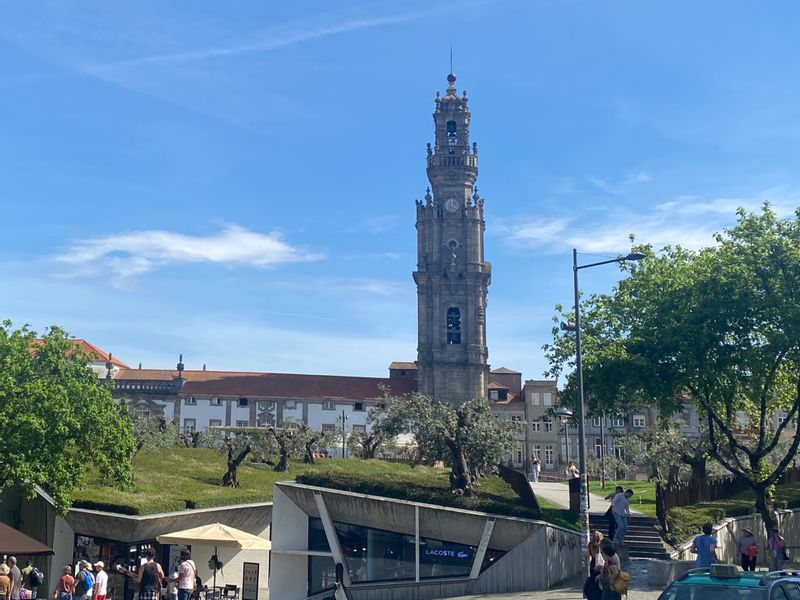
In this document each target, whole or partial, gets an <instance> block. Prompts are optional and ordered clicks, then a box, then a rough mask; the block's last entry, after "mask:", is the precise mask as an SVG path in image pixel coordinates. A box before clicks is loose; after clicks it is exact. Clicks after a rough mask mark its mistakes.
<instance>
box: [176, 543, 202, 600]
mask: <svg viewBox="0 0 800 600" xmlns="http://www.w3.org/2000/svg"><path fill="white" fill-rule="evenodd" d="M196 577H197V567H195V566H194V561H193V560H192V555H191V553H190V552H189V551H188V550H181V563H180V565H178V600H189V596H191V595H192V592H193V591H194V584H195V578H196Z"/></svg>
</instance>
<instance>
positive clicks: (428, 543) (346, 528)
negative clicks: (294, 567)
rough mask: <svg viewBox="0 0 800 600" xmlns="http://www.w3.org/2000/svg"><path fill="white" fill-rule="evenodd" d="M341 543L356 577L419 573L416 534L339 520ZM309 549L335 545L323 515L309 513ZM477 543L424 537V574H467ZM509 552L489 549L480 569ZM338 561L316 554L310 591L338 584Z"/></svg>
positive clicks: (367, 578)
mask: <svg viewBox="0 0 800 600" xmlns="http://www.w3.org/2000/svg"><path fill="white" fill-rule="evenodd" d="M334 527H335V529H336V536H337V538H338V539H339V544H340V546H341V547H342V553H343V555H344V559H345V568H346V569H347V571H348V573H349V574H350V580H351V581H352V582H353V583H366V582H379V581H413V580H414V579H415V577H416V565H415V560H416V552H415V550H416V541H415V539H414V536H413V535H408V534H403V533H395V532H392V531H384V530H382V529H374V528H371V527H364V526H362V525H352V524H349V523H338V522H335V523H334ZM308 531H309V533H308V548H309V550H318V551H330V548H329V546H328V541H327V538H326V537H325V531H324V529H323V527H322V521H321V520H320V519H317V518H310V519H309V529H308ZM476 550H477V548H476V547H475V546H466V545H463V544H456V543H453V542H445V541H442V540H434V539H431V538H420V541H419V563H420V564H419V569H420V572H419V576H420V579H431V578H442V577H466V576H468V575H469V573H470V571H471V569H472V563H473V561H474V559H475V552H476ZM503 554H504V553H503V552H502V551H499V550H492V549H489V550H487V552H486V556H485V557H484V560H483V564H482V565H481V570H483V569H486V568H487V567H489V566H490V565H491V564H492V563H493V562H494V561H495V560H497V559H498V558H499V557H500V556H502V555H503ZM333 573H334V564H333V559H332V558H330V557H322V556H311V557H309V561H308V592H309V595H311V594H313V593H316V592H319V591H321V590H324V589H326V588H328V587H330V586H332V585H333V582H334V576H333Z"/></svg>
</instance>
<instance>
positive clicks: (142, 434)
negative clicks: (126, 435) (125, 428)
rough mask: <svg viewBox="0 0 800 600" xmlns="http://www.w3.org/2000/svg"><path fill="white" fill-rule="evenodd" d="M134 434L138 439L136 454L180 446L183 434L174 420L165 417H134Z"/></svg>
mask: <svg viewBox="0 0 800 600" xmlns="http://www.w3.org/2000/svg"><path fill="white" fill-rule="evenodd" d="M132 420H133V436H134V439H135V440H136V447H135V449H134V456H135V455H136V454H138V453H139V452H140V451H142V450H144V451H145V452H150V451H157V450H164V449H170V448H177V447H179V446H180V445H181V444H182V443H183V442H182V436H181V434H180V432H179V431H178V426H177V425H176V424H175V422H174V421H170V422H167V420H166V419H165V418H164V417H150V418H148V417H133V419H132Z"/></svg>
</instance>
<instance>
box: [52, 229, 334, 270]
mask: <svg viewBox="0 0 800 600" xmlns="http://www.w3.org/2000/svg"><path fill="white" fill-rule="evenodd" d="M322 258H323V255H322V254H320V253H316V252H312V251H310V250H307V249H304V248H301V247H298V246H292V245H290V244H288V243H287V242H285V241H283V239H282V238H281V234H280V233H278V232H275V231H273V232H271V233H268V234H263V233H258V232H255V231H250V230H248V229H245V228H244V227H240V226H238V225H229V226H227V227H225V228H224V229H223V230H222V231H220V232H219V233H215V234H212V235H207V236H193V235H187V234H182V233H175V232H172V231H159V230H152V231H135V232H131V233H122V234H117V235H109V236H105V237H98V238H91V239H86V240H79V241H77V242H74V243H72V244H71V245H70V246H69V247H68V248H67V249H66V250H65V251H64V252H63V253H61V254H59V255H57V256H55V257H54V259H55V261H56V262H58V263H61V264H63V265H67V266H69V267H70V268H71V272H70V273H69V274H71V275H89V274H91V275H93V274H97V273H100V272H107V271H108V270H110V271H111V272H112V273H114V274H115V275H116V276H118V277H122V278H129V277H133V276H135V275H139V274H141V273H146V272H147V271H151V270H153V269H155V268H157V267H161V266H165V265H170V264H180V263H204V262H205V263H215V264H221V265H228V266H253V267H262V268H269V267H274V266H277V265H280V264H283V263H292V262H306V261H314V260H320V259H322Z"/></svg>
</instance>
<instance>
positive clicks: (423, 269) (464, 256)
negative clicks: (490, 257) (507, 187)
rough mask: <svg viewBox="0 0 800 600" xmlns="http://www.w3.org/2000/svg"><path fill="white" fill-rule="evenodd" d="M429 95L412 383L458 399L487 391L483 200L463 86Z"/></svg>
mask: <svg viewBox="0 0 800 600" xmlns="http://www.w3.org/2000/svg"><path fill="white" fill-rule="evenodd" d="M447 83H448V85H447V91H446V92H445V95H444V97H440V96H439V93H438V92H437V93H436V110H435V112H434V113H433V121H434V123H435V128H436V131H435V133H436V138H435V142H434V145H433V147H431V144H428V181H430V187H429V188H428V190H427V192H426V194H425V200H424V201H420V200H417V270H416V271H415V272H414V274H413V275H414V281H415V282H416V284H417V307H418V308H417V311H418V313H417V314H418V316H417V320H418V327H419V330H418V338H417V339H418V341H417V376H418V388H419V391H420V392H421V393H423V394H426V395H428V396H431V397H433V398H434V399H436V400H440V401H444V402H452V403H455V404H459V403H462V402H465V401H467V400H472V399H474V398H485V397H486V396H487V385H488V378H489V365H488V364H487V359H488V355H489V352H488V350H487V348H486V294H487V291H488V288H489V283H491V278H492V276H491V273H492V267H491V264H490V263H488V262H486V261H485V260H484V258H483V231H484V229H485V224H484V221H483V198H481V197H480V196H479V195H478V188H476V187H475V180H476V178H477V177H478V145H477V144H476V143H473V144H472V146H471V147H470V142H469V121H470V113H469V109H468V107H467V92H464V93H463V95H462V96H459V95H458V92H457V90H456V85H455V84H456V77H455V75H453V74H450V75H448V76H447Z"/></svg>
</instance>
